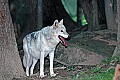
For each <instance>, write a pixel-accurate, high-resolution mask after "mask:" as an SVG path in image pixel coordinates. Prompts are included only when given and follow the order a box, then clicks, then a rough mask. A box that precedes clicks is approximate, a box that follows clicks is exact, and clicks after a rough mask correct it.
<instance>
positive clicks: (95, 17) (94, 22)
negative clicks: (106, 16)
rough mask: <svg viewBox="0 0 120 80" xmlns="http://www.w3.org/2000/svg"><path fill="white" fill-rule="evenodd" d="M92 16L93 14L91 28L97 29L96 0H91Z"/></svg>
mask: <svg viewBox="0 0 120 80" xmlns="http://www.w3.org/2000/svg"><path fill="white" fill-rule="evenodd" d="M92 16H93V19H92V20H93V21H92V22H93V24H92V25H93V26H92V30H99V29H100V27H99V22H98V3H97V0H92Z"/></svg>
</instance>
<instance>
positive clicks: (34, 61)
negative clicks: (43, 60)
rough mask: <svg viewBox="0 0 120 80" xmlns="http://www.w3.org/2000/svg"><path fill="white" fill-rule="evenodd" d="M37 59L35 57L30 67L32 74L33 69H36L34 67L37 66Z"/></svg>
mask: <svg viewBox="0 0 120 80" xmlns="http://www.w3.org/2000/svg"><path fill="white" fill-rule="evenodd" d="M37 61H38V60H37V59H35V58H33V62H32V66H31V68H30V75H32V74H33V70H34V67H35V64H36V63H37Z"/></svg>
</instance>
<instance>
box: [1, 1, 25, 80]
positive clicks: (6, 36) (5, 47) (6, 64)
mask: <svg viewBox="0 0 120 80" xmlns="http://www.w3.org/2000/svg"><path fill="white" fill-rule="evenodd" d="M0 57H1V58H0V80H12V79H13V77H20V76H24V70H23V68H22V63H21V60H20V57H19V53H18V50H17V44H16V39H15V34H14V29H13V24H12V19H11V16H10V12H9V7H8V0H0Z"/></svg>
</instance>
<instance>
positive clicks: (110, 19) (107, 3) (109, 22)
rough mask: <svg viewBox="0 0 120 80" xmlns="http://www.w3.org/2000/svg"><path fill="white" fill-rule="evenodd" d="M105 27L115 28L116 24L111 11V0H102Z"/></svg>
mask: <svg viewBox="0 0 120 80" xmlns="http://www.w3.org/2000/svg"><path fill="white" fill-rule="evenodd" d="M104 2H105V14H106V21H107V27H108V29H110V30H117V24H116V22H115V17H114V13H113V5H112V0H104Z"/></svg>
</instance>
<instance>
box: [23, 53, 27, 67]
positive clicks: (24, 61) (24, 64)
mask: <svg viewBox="0 0 120 80" xmlns="http://www.w3.org/2000/svg"><path fill="white" fill-rule="evenodd" d="M26 63H27V62H26V58H25V55H24V56H23V66H24V67H25V68H26Z"/></svg>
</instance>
